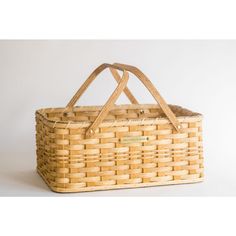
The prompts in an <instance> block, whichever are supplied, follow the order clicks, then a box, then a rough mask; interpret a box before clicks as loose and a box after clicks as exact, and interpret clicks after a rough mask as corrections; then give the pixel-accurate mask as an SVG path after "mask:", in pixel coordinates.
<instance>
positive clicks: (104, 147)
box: [36, 88, 203, 192]
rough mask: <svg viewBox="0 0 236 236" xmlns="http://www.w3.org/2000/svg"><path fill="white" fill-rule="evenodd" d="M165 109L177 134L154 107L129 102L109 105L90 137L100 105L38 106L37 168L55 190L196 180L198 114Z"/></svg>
mask: <svg viewBox="0 0 236 236" xmlns="http://www.w3.org/2000/svg"><path fill="white" fill-rule="evenodd" d="M127 89H128V88H126V90H127ZM169 108H170V109H171V111H172V112H173V114H174V115H175V116H176V119H177V120H178V122H179V123H180V124H181V132H178V131H176V129H175V128H174V126H173V125H172V124H171V122H170V121H169V119H167V118H166V115H165V114H164V112H163V109H161V107H160V106H159V105H156V104H154V105H139V104H132V105H120V106H112V107H111V108H110V109H109V112H108V115H106V117H105V119H103V121H102V122H101V123H100V124H99V126H98V128H96V129H95V131H94V133H93V134H92V136H91V137H87V136H86V132H87V130H88V128H89V127H90V126H91V124H93V122H94V121H95V120H96V119H97V117H98V115H99V114H100V113H101V111H102V109H103V107H99V106H91V107H73V108H71V107H66V108H48V109H41V110H38V111H36V141H37V170H38V172H39V174H40V175H41V176H42V177H43V179H44V180H45V182H46V183H47V184H48V186H49V187H50V188H51V189H52V190H53V191H56V192H81V191H93V190H104V189H116V188H130V187H142V186H154V185H166V184H179V183H191V182H199V181H202V180H203V152H202V125H201V122H202V116H201V115H200V114H198V113H193V112H191V111H189V110H187V109H183V108H181V107H179V106H173V105H169Z"/></svg>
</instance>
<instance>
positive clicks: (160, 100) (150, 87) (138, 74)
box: [67, 63, 182, 136]
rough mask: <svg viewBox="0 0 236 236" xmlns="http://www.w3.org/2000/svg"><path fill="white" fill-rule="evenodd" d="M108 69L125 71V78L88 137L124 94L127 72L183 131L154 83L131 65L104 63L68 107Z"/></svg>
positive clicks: (88, 131) (177, 128)
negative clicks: (134, 77)
mask: <svg viewBox="0 0 236 236" xmlns="http://www.w3.org/2000/svg"><path fill="white" fill-rule="evenodd" d="M106 68H109V69H110V70H111V72H112V71H113V72H114V70H116V69H117V70H121V71H123V76H122V79H121V80H120V82H119V84H118V86H117V88H116V90H115V91H114V92H113V94H112V96H111V97H110V98H109V100H108V101H107V103H106V104H105V106H104V107H103V108H102V110H101V112H100V113H99V115H98V117H97V118H96V119H95V121H94V122H93V124H92V125H91V126H90V127H89V128H88V130H87V131H86V135H88V136H91V135H92V134H93V133H94V130H95V129H96V128H97V127H98V126H99V124H100V123H101V122H102V120H103V119H104V118H105V116H106V115H107V114H108V112H109V109H110V107H111V106H112V105H114V103H115V101H116V100H117V98H118V97H119V95H120V93H121V92H122V90H121V88H123V85H124V83H125V82H124V83H122V82H123V81H125V80H126V74H128V73H127V71H129V72H131V73H133V74H134V75H135V76H136V77H137V78H138V79H139V80H140V81H141V82H142V83H143V84H144V86H145V87H146V88H147V89H148V90H149V92H150V93H151V94H152V96H153V97H154V99H155V100H156V101H157V102H158V103H159V105H160V107H161V109H162V110H163V112H164V113H165V115H166V116H167V118H168V119H169V120H170V122H171V123H172V125H173V126H174V128H175V129H176V130H177V131H178V132H180V131H181V129H182V126H181V124H180V123H179V121H178V120H177V118H176V116H175V114H174V113H173V112H172V111H171V109H170V108H169V106H168V105H167V103H166V102H165V100H164V99H163V98H162V96H161V95H160V93H159V92H158V91H157V89H156V88H155V87H154V85H153V84H152V82H151V81H150V80H149V79H148V78H147V76H146V75H145V74H144V73H143V72H142V71H140V70H139V69H138V68H136V67H134V66H130V65H125V64H119V63H114V64H113V65H111V64H107V63H104V64H102V65H100V66H99V67H98V68H97V69H95V70H94V71H93V72H92V74H91V75H90V76H89V77H88V79H87V80H86V81H85V82H84V84H82V86H81V87H80V89H79V90H78V91H77V92H76V94H75V95H74V96H73V98H72V99H71V100H70V102H69V103H68V105H67V107H72V106H73V105H74V104H75V103H76V101H77V100H78V99H79V98H80V97H81V95H82V94H83V92H84V91H85V90H86V89H87V87H88V86H89V85H90V83H91V82H92V81H93V80H94V79H95V78H96V76H97V75H98V74H99V73H101V72H102V71H103V70H104V69H106ZM113 75H114V73H113ZM117 75H118V76H119V74H118V73H117ZM118 76H117V77H118ZM127 76H128V75H127ZM118 79H119V78H118ZM127 80H128V79H127ZM118 87H119V89H118ZM125 88H126V85H125V86H124V88H123V90H124V89H125ZM113 97H114V98H115V99H114V98H113ZM103 110H104V112H103ZM104 114H105V115H104Z"/></svg>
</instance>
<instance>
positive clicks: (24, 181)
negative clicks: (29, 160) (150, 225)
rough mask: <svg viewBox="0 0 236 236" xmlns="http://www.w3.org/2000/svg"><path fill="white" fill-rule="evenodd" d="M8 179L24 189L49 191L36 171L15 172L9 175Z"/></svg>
mask: <svg viewBox="0 0 236 236" xmlns="http://www.w3.org/2000/svg"><path fill="white" fill-rule="evenodd" d="M8 179H11V180H12V181H14V183H15V184H17V185H18V186H22V187H23V188H24V189H25V188H27V189H30V190H36V189H38V190H45V191H49V189H48V187H47V185H46V184H45V183H44V181H43V180H42V178H41V177H40V176H39V175H38V173H37V171H36V170H26V171H17V172H14V173H11V174H9V176H8Z"/></svg>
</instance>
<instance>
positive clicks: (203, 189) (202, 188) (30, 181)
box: [0, 153, 236, 197]
mask: <svg viewBox="0 0 236 236" xmlns="http://www.w3.org/2000/svg"><path fill="white" fill-rule="evenodd" d="M35 167H36V160H35V155H34V154H32V153H28V154H27V153H20V154H19V153H7V154H1V159H0V196H48V197H49V196H56V197H61V196H63V197H65V196H70V197H72V196H79V197H85V196H94V197H95V196H111V197H113V196H131V197H141V196H236V181H234V180H235V179H236V178H235V176H233V177H232V176H229V175H224V174H223V173H221V175H220V173H216V174H212V173H211V174H209V175H208V174H205V175H206V176H207V178H205V180H204V182H201V183H194V184H182V185H168V186H156V187H144V188H135V189H120V190H106V191H95V192H83V193H69V194H61V193H55V192H52V191H50V189H49V188H48V187H47V185H46V184H45V183H44V181H43V180H42V179H41V177H40V176H39V175H38V174H37V172H36V170H35ZM206 171H207V170H206Z"/></svg>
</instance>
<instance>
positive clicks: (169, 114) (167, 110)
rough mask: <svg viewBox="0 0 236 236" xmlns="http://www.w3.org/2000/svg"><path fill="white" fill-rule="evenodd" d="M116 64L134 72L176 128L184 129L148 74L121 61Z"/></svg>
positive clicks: (115, 64) (178, 129)
mask: <svg viewBox="0 0 236 236" xmlns="http://www.w3.org/2000/svg"><path fill="white" fill-rule="evenodd" d="M113 65H114V66H118V67H119V68H121V69H123V70H126V71H129V72H131V73H132V74H134V75H135V76H136V77H137V78H138V79H139V80H140V81H141V82H142V83H143V84H144V86H145V87H146V88H147V89H148V90H149V92H150V93H151V95H152V96H153V97H154V99H155V100H156V101H157V102H158V104H159V105H160V107H161V109H162V110H163V112H164V113H165V115H166V116H167V117H168V119H169V120H170V122H171V123H172V125H173V126H174V127H175V129H176V130H177V131H178V132H180V131H181V129H182V126H181V124H180V122H179V121H178V119H177V118H176V116H175V114H174V113H173V112H172V111H171V109H170V108H169V106H168V104H167V103H166V102H165V100H164V99H163V97H162V96H161V95H160V93H159V92H158V91H157V89H156V88H155V86H154V85H153V84H152V82H151V81H150V80H149V79H148V78H147V76H146V75H145V74H144V73H143V72H142V71H141V70H139V69H138V68H137V67H134V66H131V65H125V64H120V63H114V64H113Z"/></svg>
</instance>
